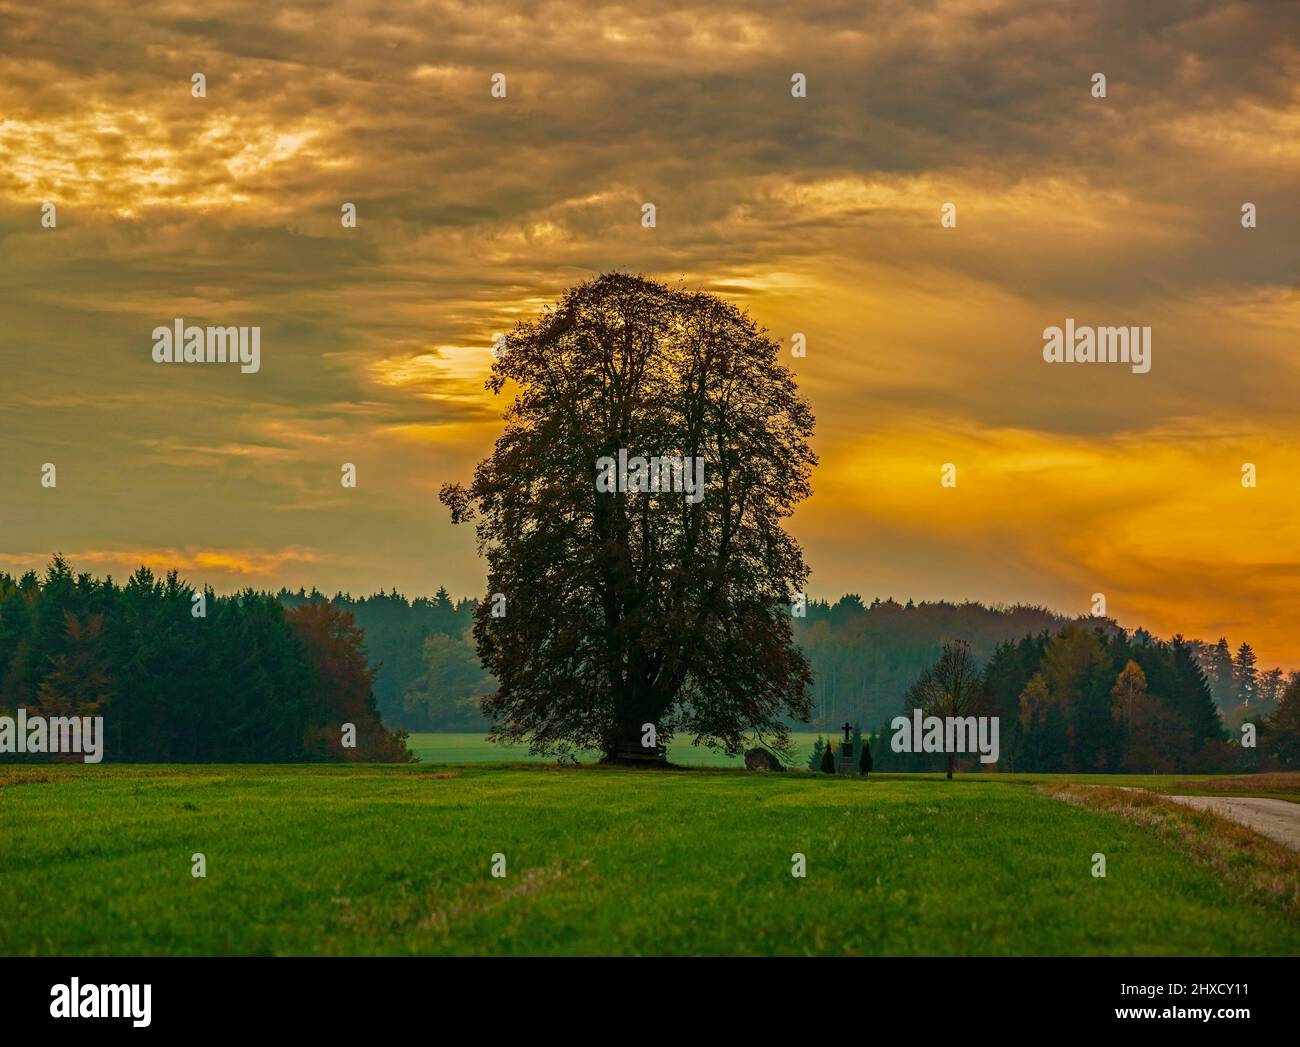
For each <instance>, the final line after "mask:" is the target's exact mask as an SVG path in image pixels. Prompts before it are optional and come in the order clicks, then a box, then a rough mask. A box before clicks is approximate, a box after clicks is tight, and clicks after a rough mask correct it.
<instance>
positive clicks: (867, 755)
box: [858, 738, 872, 778]
mask: <svg viewBox="0 0 1300 1047" xmlns="http://www.w3.org/2000/svg"><path fill="white" fill-rule="evenodd" d="M871 764H872V760H871V742H869V741H868V740H867V739H866V738H863V739H862V756H861V758H859V760H858V770H859V771H861V772H862V776H863V777H864V778H865V777H866V776H867V775H869V774H870V773H871Z"/></svg>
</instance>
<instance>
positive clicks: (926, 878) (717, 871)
mask: <svg viewBox="0 0 1300 1047" xmlns="http://www.w3.org/2000/svg"><path fill="white" fill-rule="evenodd" d="M1044 780H1045V776H1036V777H1028V776H1025V777H1023V778H1021V779H1020V780H1013V779H1008V780H997V779H994V778H991V777H989V776H983V777H970V778H962V777H960V776H959V778H958V779H957V780H956V781H953V782H946V781H944V780H943V779H942V778H930V777H924V776H911V775H909V776H903V775H899V776H883V777H877V776H874V775H873V776H872V777H871V778H870V779H868V780H865V781H864V780H862V779H858V778H833V777H830V776H824V775H814V774H809V773H788V774H766V775H757V774H747V773H743V772H737V771H735V770H725V769H724V770H699V769H696V770H689V771H680V772H664V771H630V770H606V769H598V768H591V767H582V768H564V769H557V768H555V767H554V766H547V765H541V764H509V765H507V764H485V763H462V764H459V765H452V764H443V765H423V764H418V765H414V766H391V765H353V766H335V765H315V766H301V765H299V766H278V767H273V766H257V767H248V766H187V767H178V766H156V767H150V766H136V767H123V766H112V767H110V766H99V767H93V766H80V765H65V766H45V767H34V766H29V767H10V768H7V769H5V770H3V771H0V908H2V911H3V912H4V913H5V919H4V920H3V921H0V953H4V954H10V955H12V954H18V955H26V954H88V955H89V954H116V955H125V954H212V953H216V954H411V953H453V954H537V953H548V954H555V953H559V954H593V953H594V954H664V953H667V954H697V953H703V954H762V955H769V954H805V953H816V954H844V953H851V954H980V955H984V954H1111V953H1116V954H1134V953H1136V954H1174V955H1184V954H1244V953H1267V954H1296V953H1298V952H1300V923H1298V922H1297V920H1296V919H1295V916H1294V910H1293V909H1289V908H1287V907H1286V906H1285V905H1283V904H1282V903H1281V902H1277V901H1271V900H1270V899H1269V898H1268V897H1264V896H1259V895H1248V894H1246V893H1243V892H1242V891H1240V890H1238V889H1236V888H1234V887H1233V886H1232V885H1231V884H1230V883H1228V882H1227V881H1226V880H1225V879H1224V878H1222V877H1221V876H1220V875H1218V874H1217V873H1216V871H1215V870H1214V869H1213V868H1211V867H1209V866H1206V865H1205V864H1198V862H1197V861H1196V860H1195V858H1194V856H1193V855H1192V854H1191V853H1190V852H1188V851H1185V850H1183V849H1182V848H1180V847H1179V846H1178V844H1177V841H1176V840H1173V839H1171V838H1170V837H1168V836H1161V835H1157V834H1156V833H1155V832H1154V831H1152V830H1151V829H1150V828H1149V827H1146V826H1143V825H1141V824H1136V823H1133V822H1130V821H1127V820H1124V819H1122V818H1119V817H1115V816H1114V815H1112V814H1109V813H1106V812H1104V811H1099V810H1092V809H1088V808H1087V807H1085V806H1079V805H1074V804H1070V803H1064V802H1062V801H1060V800H1058V799H1055V798H1053V797H1052V796H1050V795H1048V794H1047V792H1046V791H1045V789H1044V787H1043V784H1042V783H1043V781H1044ZM1170 781H1172V779H1171V780H1170ZM1107 784H1113V782H1110V781H1108V782H1107ZM1149 784H1158V783H1157V782H1155V781H1152V782H1150V783H1149ZM1166 784H1168V782H1167V783H1166ZM198 853H201V854H203V855H204V858H205V861H206V876H205V877H204V878H201V879H199V878H195V877H193V876H192V875H191V868H192V857H193V855H195V854H198ZM1098 853H1100V854H1104V855H1105V857H1106V865H1107V875H1106V876H1105V878H1097V877H1094V876H1093V875H1092V869H1093V862H1094V859H1093V856H1094V855H1095V854H1098ZM795 854H802V855H804V856H805V859H806V876H804V877H802V878H797V877H794V876H792V875H791V870H792V856H793V855H795ZM494 855H504V861H505V871H506V875H505V876H504V877H501V878H494V877H493V876H492V875H491V868H492V864H493V861H494Z"/></svg>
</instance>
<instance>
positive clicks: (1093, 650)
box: [0, 557, 1300, 772]
mask: <svg viewBox="0 0 1300 1047" xmlns="http://www.w3.org/2000/svg"><path fill="white" fill-rule="evenodd" d="M474 607H475V603H474V601H473V600H470V599H462V600H458V601H453V600H452V599H451V597H450V595H449V594H448V593H447V591H446V590H445V589H439V590H438V592H437V594H436V595H435V596H433V597H431V598H425V597H420V598H417V599H414V600H409V599H407V598H406V597H405V596H403V595H401V594H399V593H397V592H395V591H394V592H390V593H383V592H381V593H377V594H375V595H373V596H367V597H361V598H353V597H351V596H348V595H343V594H339V595H336V596H334V597H332V598H330V597H326V596H324V595H323V594H321V593H319V592H316V591H312V592H306V591H303V590H299V591H298V592H296V593H295V592H289V591H286V590H282V591H280V592H279V593H277V594H268V593H259V592H254V591H253V590H245V591H243V592H240V593H237V594H234V595H230V596H217V595H215V594H214V593H213V592H212V591H211V590H204V591H197V590H195V589H193V588H192V587H190V586H188V585H186V584H185V583H183V582H182V581H181V580H180V579H179V578H178V576H177V575H176V573H175V572H172V573H169V574H168V575H167V576H166V577H165V578H157V577H155V576H154V575H153V574H152V573H151V572H150V571H149V570H147V569H146V568H141V569H140V570H138V571H137V572H136V573H135V574H134V575H132V576H131V577H130V578H129V579H128V580H127V581H126V583H125V584H123V585H118V584H117V583H115V582H114V581H113V580H112V579H111V578H109V579H104V580H102V581H101V580H97V579H94V578H92V577H91V576H90V575H87V574H76V575H74V574H73V572H72V569H71V567H70V566H69V565H68V564H67V563H66V562H65V561H64V560H63V559H62V558H61V557H56V558H55V559H54V560H53V561H52V562H51V563H50V565H49V567H48V568H47V570H46V572H45V574H44V575H43V576H39V575H37V574H36V573H35V572H28V573H26V574H24V575H23V576H22V577H20V578H14V577H12V576H10V575H7V574H0V713H5V712H13V711H14V710H16V709H18V708H20V707H21V708H26V709H27V710H28V711H29V712H32V713H45V714H47V715H66V714H69V713H71V712H76V713H78V714H79V715H94V714H97V713H98V714H107V715H106V721H105V722H106V729H107V741H108V747H107V752H106V759H110V760H117V761H123V762H169V761H175V762H189V761H232V762H233V761H255V762H263V761H265V762H273V761H289V760H325V759H352V760H396V759H406V758H407V753H406V748H405V744H404V734H405V732H407V731H475V732H477V731H484V730H486V727H487V721H486V720H485V719H484V716H483V713H482V711H481V709H480V705H479V699H480V698H481V696H482V695H484V694H485V693H487V692H488V691H490V690H491V689H492V686H493V685H492V680H491V677H489V676H488V675H487V674H485V673H484V671H483V669H482V667H481V666H480V664H479V660H478V657H477V655H476V654H475V651H474V647H473V641H472V638H471V635H470V630H471V628H472V625H473V614H474ZM200 611H201V613H200ZM794 629H795V632H794V635H795V639H796V640H797V641H798V643H799V644H800V646H801V647H802V649H803V651H804V652H805V654H806V656H807V658H808V660H809V663H810V665H811V666H812V670H813V678H814V688H815V698H816V702H817V708H816V712H815V714H814V719H813V727H814V728H815V729H823V730H826V731H827V732H828V734H830V735H831V736H832V737H835V736H837V734H838V725H839V724H841V723H842V722H844V721H846V720H847V721H849V722H851V723H854V724H858V725H860V726H862V727H863V728H864V729H866V728H867V727H868V725H870V726H872V727H875V728H877V730H876V732H875V733H876V737H877V740H876V742H875V745H874V746H873V749H874V752H875V756H876V768H877V769H878V770H913V769H915V770H920V769H937V767H938V766H939V762H940V761H936V760H935V759H934V758H933V757H927V756H924V755H905V754H895V753H892V752H890V751H888V749H887V747H882V745H881V743H880V740H879V739H880V737H882V734H881V733H880V732H882V731H884V732H886V734H885V735H883V736H885V737H887V725H888V723H889V721H890V720H891V719H892V718H893V717H894V716H895V715H897V714H898V713H900V712H901V711H902V710H903V708H904V707H905V705H906V702H907V698H908V693H909V689H910V688H912V687H913V685H914V684H915V683H916V681H917V680H918V678H919V677H920V676H921V675H922V674H923V673H924V672H925V671H926V669H927V668H929V666H930V665H932V664H933V663H934V661H935V659H936V658H937V657H938V655H939V653H940V651H941V649H942V648H943V645H944V644H945V643H947V642H948V641H951V640H961V641H964V642H965V643H966V644H967V645H968V646H969V649H970V652H971V655H972V656H973V657H974V658H975V659H976V661H977V662H978V663H979V665H980V666H981V686H982V693H983V708H984V709H985V711H986V712H988V713H989V714H990V715H997V716H998V717H999V718H1000V723H1001V725H1002V726H1001V732H1002V737H1001V753H1002V759H1001V761H1000V763H999V769H1001V770H1018V771H1036V770H1037V771H1046V770H1061V771H1078V772H1089V771H1099V772H1104V771H1120V770H1142V771H1152V772H1158V771H1162V770H1171V771H1192V770H1196V769H1205V770H1230V769H1253V768H1254V767H1256V766H1262V765H1263V764H1261V763H1260V761H1261V759H1262V760H1264V761H1265V763H1267V761H1268V760H1269V759H1272V758H1273V757H1271V756H1270V755H1269V754H1270V753H1273V751H1274V749H1275V748H1276V746H1274V747H1273V748H1267V747H1261V749H1260V750H1259V752H1258V753H1257V752H1255V751H1247V750H1243V749H1242V748H1241V746H1240V745H1239V744H1238V741H1239V728H1240V725H1241V724H1242V723H1243V722H1244V721H1246V720H1249V721H1251V722H1252V723H1255V724H1257V725H1258V726H1259V727H1260V729H1261V730H1264V729H1265V727H1266V725H1267V723H1268V721H1269V717H1270V715H1274V716H1275V718H1276V717H1281V709H1282V706H1281V704H1280V703H1283V699H1284V695H1287V696H1296V697H1297V698H1300V675H1298V674H1292V675H1291V677H1289V678H1287V677H1285V675H1284V673H1283V672H1282V670H1281V669H1269V670H1263V671H1261V670H1260V669H1259V668H1258V666H1257V664H1256V658H1255V654H1254V652H1253V650H1252V649H1251V647H1250V645H1249V644H1246V643H1241V644H1239V645H1238V646H1237V648H1236V650H1235V651H1234V650H1233V648H1232V647H1231V645H1230V644H1229V643H1228V641H1227V640H1226V639H1220V640H1219V641H1218V642H1217V643H1215V644H1209V643H1204V642H1201V641H1197V640H1184V639H1183V638H1181V637H1175V638H1173V639H1172V640H1169V641H1162V640H1159V639H1157V638H1155V637H1153V636H1151V635H1150V634H1149V633H1147V632H1145V631H1143V630H1141V629H1139V630H1136V631H1135V632H1133V633H1128V632H1126V631H1124V630H1122V629H1120V628H1119V627H1118V626H1117V625H1116V624H1115V623H1114V622H1112V621H1109V620H1104V619H1066V618H1064V617H1062V616H1060V615H1057V614H1054V613H1053V612H1051V611H1049V610H1046V609H1045V608H1041V607H1026V606H1015V607H985V606H983V605H981V604H978V603H963V604H953V603H944V602H936V603H919V604H914V603H912V602H911V601H908V602H907V603H906V604H900V603H897V602H895V601H894V600H892V599H885V600H881V599H876V600H874V601H873V602H872V603H870V604H866V603H864V602H863V600H862V599H861V598H860V597H858V596H856V595H852V594H850V595H846V596H844V597H842V598H841V599H840V600H838V601H837V602H836V603H834V604H830V603H827V602H825V601H816V602H812V603H810V604H808V606H807V613H806V616H805V617H800V618H796V619H795V622H794ZM1296 704H1300V702H1296V701H1293V702H1291V704H1290V705H1289V706H1287V708H1288V709H1289V710H1290V712H1289V713H1288V715H1291V716H1293V717H1294V709H1295V705H1296ZM1283 718H1284V717H1283ZM344 723H353V724H355V725H356V728H357V739H356V746H355V748H345V747H343V746H342V744H341V742H340V727H341V725H342V724H344ZM792 726H794V725H792ZM798 726H800V727H802V729H804V730H806V729H807V727H806V726H805V725H798ZM394 729H396V730H394ZM1278 737H1280V735H1278V733H1277V732H1276V731H1274V734H1273V738H1274V740H1275V741H1276V739H1277V738H1278ZM5 758H6V759H11V758H12V757H5ZM1275 762H1276V761H1275ZM1283 762H1285V761H1283Z"/></svg>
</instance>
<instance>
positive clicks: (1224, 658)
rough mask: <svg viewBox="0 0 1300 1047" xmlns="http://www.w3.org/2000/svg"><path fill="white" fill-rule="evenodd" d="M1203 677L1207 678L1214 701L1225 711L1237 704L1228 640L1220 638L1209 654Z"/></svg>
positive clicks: (1224, 637) (1223, 637)
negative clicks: (1207, 666)
mask: <svg viewBox="0 0 1300 1047" xmlns="http://www.w3.org/2000/svg"><path fill="white" fill-rule="evenodd" d="M1205 675H1206V676H1207V677H1208V678H1209V682H1210V690H1211V692H1213V694H1214V700H1215V701H1216V702H1217V703H1218V704H1219V705H1221V706H1223V707H1224V708H1225V709H1226V708H1228V707H1229V706H1232V705H1235V704H1236V703H1237V685H1236V681H1235V676H1234V673H1233V671H1232V649H1231V648H1230V647H1229V646H1228V638H1227V637H1226V636H1220V637H1219V642H1218V643H1217V644H1215V645H1214V647H1213V649H1212V650H1211V652H1210V665H1209V668H1208V669H1206V672H1205Z"/></svg>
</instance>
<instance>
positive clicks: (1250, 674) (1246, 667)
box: [1232, 643, 1259, 705]
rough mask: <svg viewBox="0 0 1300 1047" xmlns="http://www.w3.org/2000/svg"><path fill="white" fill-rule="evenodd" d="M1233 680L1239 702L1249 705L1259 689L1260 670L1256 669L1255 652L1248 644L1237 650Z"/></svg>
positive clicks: (1233, 666) (1233, 667) (1233, 664)
mask: <svg viewBox="0 0 1300 1047" xmlns="http://www.w3.org/2000/svg"><path fill="white" fill-rule="evenodd" d="M1232 678H1233V682H1234V683H1235V685H1236V688H1237V701H1238V702H1239V703H1240V704H1242V705H1249V704H1250V703H1251V701H1252V700H1253V699H1254V697H1255V694H1256V691H1257V690H1258V688H1259V670H1257V669H1256V668H1255V652H1254V650H1253V649H1252V648H1251V646H1250V644H1248V643H1243V644H1242V645H1241V646H1240V647H1238V648H1237V657H1236V658H1234V659H1233V661H1232Z"/></svg>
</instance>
